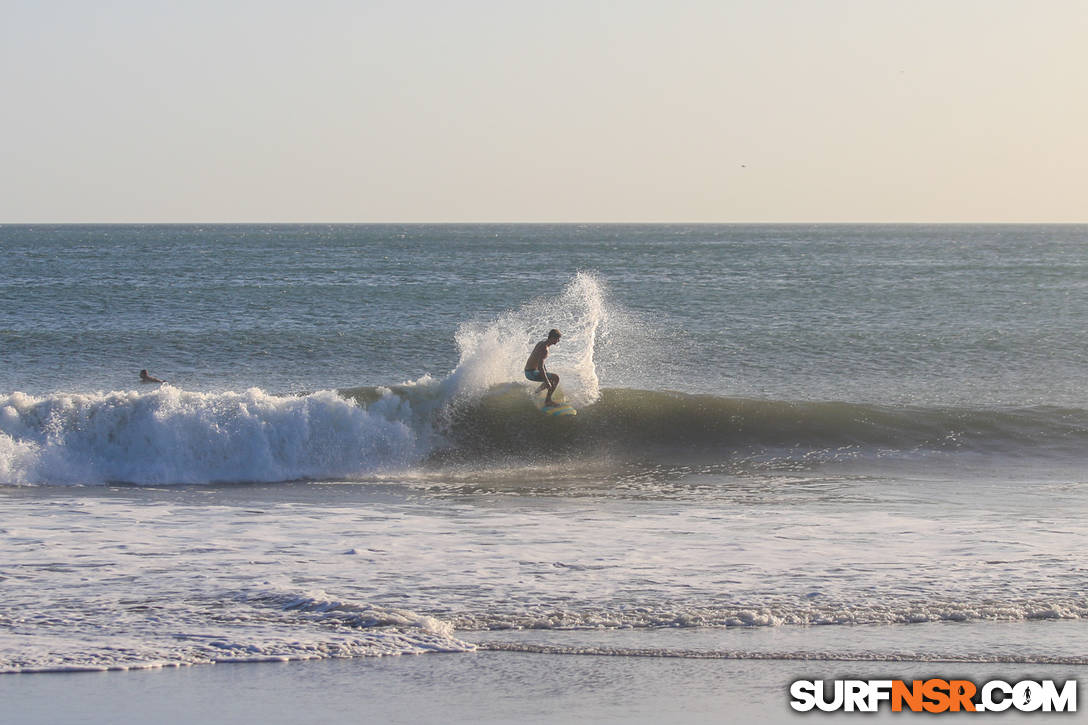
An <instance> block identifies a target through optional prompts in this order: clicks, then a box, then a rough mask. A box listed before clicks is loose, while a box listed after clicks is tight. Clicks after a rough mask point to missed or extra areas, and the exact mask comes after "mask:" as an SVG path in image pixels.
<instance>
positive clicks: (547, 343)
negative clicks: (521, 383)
mask: <svg viewBox="0 0 1088 725" xmlns="http://www.w3.org/2000/svg"><path fill="white" fill-rule="evenodd" d="M560 337H562V334H561V333H560V332H559V330H556V329H552V330H550V331H549V332H548V337H547V339H545V340H541V341H540V342H538V343H537V344H536V347H534V348H533V351H532V353H530V354H529V359H528V360H526V361H525V377H526V378H528V379H529V380H532V381H533V382H534V383H540V387H539V388H537V389H536V392H538V393H539V392H540V391H542V390H547V391H548V395H547V397H546V398H545V399H544V405H545V406H550V405H555V403H554V402H552V395H554V394H555V389H556V388H557V387H559V376H558V375H556V374H555V373H549V372H548V369H547V368H546V367H544V358H546V357H548V348H549V347H551V346H552V345H554V344H555V343H557V342H559V338H560Z"/></svg>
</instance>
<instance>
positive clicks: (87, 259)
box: [0, 225, 1088, 674]
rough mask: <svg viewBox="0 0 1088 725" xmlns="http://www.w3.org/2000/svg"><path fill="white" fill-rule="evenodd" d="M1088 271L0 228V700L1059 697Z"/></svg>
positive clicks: (252, 230) (1085, 400) (846, 236)
mask: <svg viewBox="0 0 1088 725" xmlns="http://www.w3.org/2000/svg"><path fill="white" fill-rule="evenodd" d="M1084 240H1085V230H1084V228H1082V227H864V226H863V227H701V226H639V227H624V226H601V227H583V226H543V225H532V226H486V225H485V226H468V227H465V226H417V227H399V226H361V227H356V226H334V227H324V226H285V227H253V226H239V227H130V226H117V227H112V226H107V227H36V228H31V227H11V226H7V227H0V242H2V243H3V254H4V262H5V264H4V265H2V266H3V271H0V302H2V305H0V335H2V340H3V345H4V347H3V351H4V355H5V360H4V362H5V365H4V366H3V369H2V370H0V554H2V556H0V605H2V606H0V672H3V673H7V674H16V673H23V674H27V673H41V672H53V671H72V670H76V671H86V670H145V669H157V668H163V667H179V666H189V665H206V664H213V663H227V662H266V661H278V662H282V661H296V660H315V659H320V660H331V659H359V660H361V661H369V659H370V658H374V657H384V656H389V655H404V654H428V653H443V654H446V655H450V656H453V657H465V658H467V657H468V656H470V655H471V654H472V653H476V654H477V655H478V654H480V653H483V652H488V653H521V654H524V655H533V656H536V657H539V658H541V659H542V660H544V661H546V660H548V658H554V657H575V656H589V657H593V656H598V657H609V658H616V659H618V660H625V659H627V658H646V657H649V658H670V659H676V660H684V661H689V660H690V661H693V662H694V661H702V660H725V661H734V660H736V661H760V662H763V661H770V662H789V663H806V662H807V663H822V664H818V665H814V666H813V669H810V670H809V671H810V672H826V673H828V674H831V673H833V672H838V671H841V669H835V668H836V667H841V665H835V664H834V663H841V662H844V661H846V662H869V663H884V665H885V666H886V667H889V668H894V666H895V663H931V665H932V666H933V667H936V666H937V664H938V663H960V664H961V665H962V666H967V665H970V664H972V663H974V664H980V663H985V664H987V665H992V666H995V667H999V668H1000V667H1002V666H1013V665H1016V666H1038V667H1044V668H1045V667H1052V668H1053V667H1059V668H1066V669H1065V670H1063V671H1066V672H1072V673H1073V674H1076V673H1083V671H1084V669H1083V668H1085V667H1088V636H1086V631H1085V629H1084V624H1083V622H1084V619H1085V618H1086V617H1088V598H1086V597H1085V595H1084V592H1085V591H1086V590H1088V574H1086V572H1088V554H1086V553H1085V552H1088V530H1086V528H1085V526H1084V525H1083V521H1084V517H1085V514H1088V479H1086V477H1085V471H1088V466H1086V465H1085V464H1086V463H1088V459H1086V454H1085V451H1086V450H1088V446H1086V444H1088V397H1086V395H1085V392H1084V391H1085V390H1086V389H1088V387H1086V384H1088V371H1086V366H1085V365H1084V358H1083V350H1085V349H1088V339H1086V338H1085V332H1084V330H1085V326H1084V325H1083V321H1084V319H1085V315H1086V314H1088V308H1086V305H1088V301H1086V299H1088V298H1086V297H1085V296H1084V295H1083V290H1084V280H1085V279H1088V275H1086V274H1085V272H1088V269H1086V266H1085V265H1086V264H1088V262H1086V261H1085V259H1084V257H1083V253H1082V251H1081V250H1082V249H1083V242H1084ZM542 244H547V245H548V248H549V249H552V250H553V251H554V252H555V254H556V260H557V261H556V263H555V264H554V265H553V267H551V268H538V265H535V264H527V263H526V255H531V254H532V253H533V250H536V249H539V248H540V246H541V245H542ZM164 258H165V259H168V260H169V263H168V264H162V263H161V260H163V259H164ZM551 327H558V328H559V329H561V330H562V331H563V338H562V341H561V343H560V344H559V345H557V346H555V347H554V348H553V349H552V355H551V357H550V358H549V369H551V370H553V371H555V372H558V373H559V374H560V375H561V377H562V383H561V389H562V390H563V391H564V393H565V395H566V396H567V398H568V400H570V401H571V402H572V403H573V404H574V405H575V407H577V408H578V409H579V413H578V415H577V416H576V417H574V418H568V419H551V418H546V417H544V416H541V415H540V413H539V412H538V411H537V409H536V408H535V407H534V406H533V403H532V401H531V400H530V396H529V392H530V391H531V389H532V387H533V386H532V385H531V384H530V383H528V381H525V380H524V378H523V376H522V368H523V364H524V362H525V358H526V357H527V355H528V352H529V351H530V350H531V349H532V345H533V344H534V343H535V342H536V341H538V340H539V339H541V338H542V337H543V336H544V335H545V334H546V332H547V330H548V329H549V328H551ZM141 368H148V369H150V371H151V373H152V374H154V375H159V376H161V377H163V378H164V379H166V380H167V381H168V382H167V383H166V384H164V385H161V386H159V385H151V386H147V385H140V384H138V383H137V382H136V372H137V371H138V370H140V369H141ZM466 661H467V659H466ZM540 667H541V670H542V671H543V670H545V669H546V668H547V665H544V664H542V665H540ZM782 671H783V672H784V670H782ZM889 671H892V670H889ZM934 671H937V670H936V669H935V670H934ZM961 671H962V669H960V670H957V672H961ZM776 672H777V670H776Z"/></svg>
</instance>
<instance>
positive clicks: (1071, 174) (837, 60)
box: [0, 0, 1088, 222]
mask: <svg viewBox="0 0 1088 725" xmlns="http://www.w3.org/2000/svg"><path fill="white" fill-rule="evenodd" d="M0 11H2V12H0V17H2V22H0V89H2V99H3V100H2V104H3V105H2V111H0V222H47V221H56V222H74V221H101V222H128V221H131V222H142V221H208V222H214V221H221V222H230V221H258V222H259V221H329V222H349V221H359V222H366V221H418V222H432V221H586V222H594V221H632V222H639V221H666V222H667V221H706V222H715V221H720V222H745V221H766V222H774V221H787V222H789V221H813V222H820V221H862V222H864V221H908V222H910V221H1026V222H1032V221H1058V222H1060V221H1079V222H1083V221H1088V193H1086V190H1088V0H1011V1H1002V0H856V1H852V0H750V1H743V2H742V1H740V0H717V1H712V0H706V1H699V0H660V1H659V2H648V1H646V2H643V1H639V0H627V1H621V0H617V1H614V2H593V1H592V0H570V1H568V0H542V1H540V0H538V1H537V2H526V1H524V0H495V1H493V2H492V1H489V0H488V1H485V0H480V1H471V0H449V1H446V2H439V1H437V0H436V1H430V2H427V1H423V0H418V1H416V0H396V1H392V2H377V1H368V0H351V1H343V2H341V1H340V0H306V1H305V2H303V1H301V0H299V1H297V2H286V1H285V0H259V1H253V2H237V1H234V0H214V1H211V2H202V1H200V0H175V1H172V2H163V1H160V0H96V1H95V2H90V1H89V0H79V1H74V2H60V1H54V0H29V1H26V2H24V1H23V0H0Z"/></svg>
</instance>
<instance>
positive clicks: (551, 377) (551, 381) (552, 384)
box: [543, 373, 559, 405]
mask: <svg viewBox="0 0 1088 725" xmlns="http://www.w3.org/2000/svg"><path fill="white" fill-rule="evenodd" d="M543 387H545V388H547V389H548V395H547V397H545V398H544V405H551V404H552V395H553V394H554V393H555V389H556V388H558V387H559V376H558V375H556V374H555V373H548V382H547V383H544V386H543Z"/></svg>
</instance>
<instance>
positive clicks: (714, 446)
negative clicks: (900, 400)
mask: <svg viewBox="0 0 1088 725" xmlns="http://www.w3.org/2000/svg"><path fill="white" fill-rule="evenodd" d="M525 398H526V396H525V393H524V391H523V390H519V389H517V387H516V386H512V387H507V388H503V387H497V388H495V389H493V390H492V391H490V393H489V394H488V395H486V396H483V397H481V398H480V399H479V400H477V401H475V403H474V404H473V405H469V406H464V407H462V408H460V409H459V410H457V411H456V414H455V416H454V426H453V427H452V429H451V430H450V432H449V433H450V438H451V439H452V440H453V441H455V442H456V444H457V448H456V449H455V450H454V451H452V453H453V454H454V455H458V456H460V457H462V458H474V457H475V458H478V457H487V456H497V457H515V458H516V457H518V456H519V455H521V456H525V455H528V454H527V453H526V452H531V451H540V452H541V455H545V454H546V455H548V456H555V455H566V454H579V453H582V454H594V453H604V454H610V455H620V456H622V457H624V458H628V459H630V458H636V459H638V458H646V459H650V460H653V459H655V458H660V457H664V458H666V459H667V458H669V457H670V456H676V455H680V456H683V455H692V454H699V453H703V454H711V455H713V456H714V457H716V458H719V459H720V458H728V457H732V456H737V455H755V454H760V453H764V452H769V453H775V454H785V455H787V456H797V457H805V456H811V455H812V454H819V453H829V454H833V455H836V456H838V457H846V456H852V455H853V456H856V455H888V454H895V453H900V454H902V453H910V452H917V451H949V452H964V451H970V452H980V453H989V452H1000V453H1002V454H1003V455H1012V456H1015V455H1025V456H1027V455H1045V454H1048V453H1067V454H1068V453H1072V454H1079V452H1081V451H1083V450H1084V448H1085V445H1086V444H1088V411H1084V410H1073V409H1063V408H1055V407H1033V408H1020V409H1013V408H1003V409H964V408H925V407H888V406H874V405H862V404H851V403H837V402H790V401H774V400H751V399H741V398H731V397H721V396H713V395H689V394H682V393H669V392H657V391H649V390H627V389H605V390H602V391H601V394H600V397H599V399H598V400H597V402H596V403H595V404H593V405H591V406H588V407H586V408H584V409H582V410H580V411H579V414H578V416H577V417H576V418H573V419H571V418H566V419H554V420H553V419H548V420H541V418H540V416H539V414H538V413H537V411H536V410H535V409H533V407H532V406H530V405H529V404H528V402H527V400H526V399H525Z"/></svg>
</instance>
